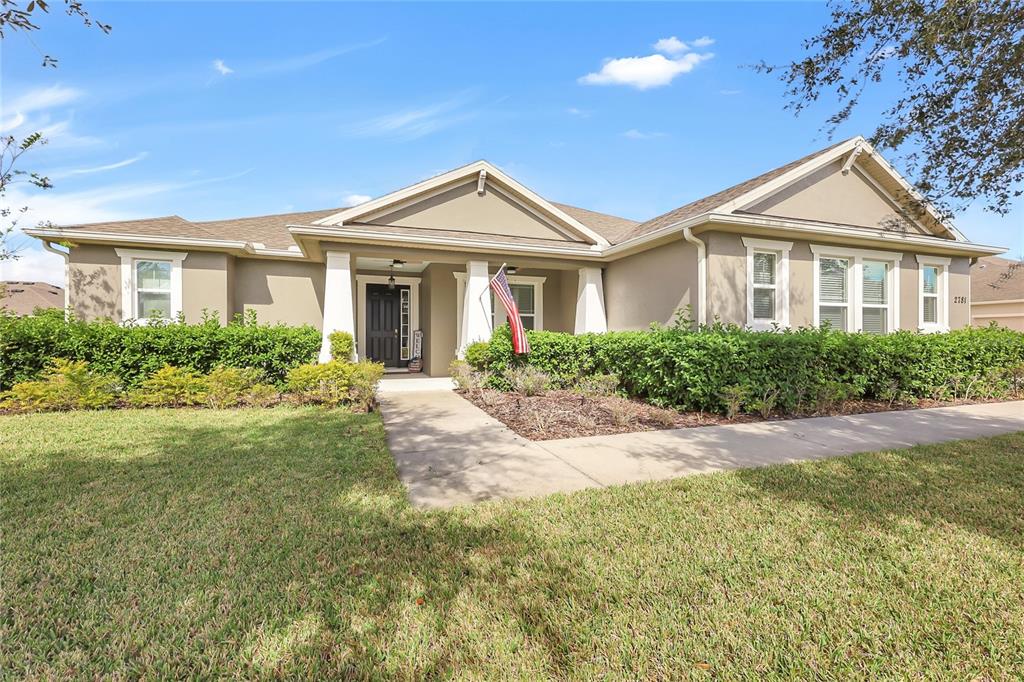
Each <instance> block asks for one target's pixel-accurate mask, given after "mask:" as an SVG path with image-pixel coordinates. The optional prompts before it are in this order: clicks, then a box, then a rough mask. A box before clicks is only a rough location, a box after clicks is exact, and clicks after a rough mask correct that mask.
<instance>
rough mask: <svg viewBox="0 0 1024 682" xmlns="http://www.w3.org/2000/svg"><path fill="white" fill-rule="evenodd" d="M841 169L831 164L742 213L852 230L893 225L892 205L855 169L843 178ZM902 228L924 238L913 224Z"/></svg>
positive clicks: (840, 163)
mask: <svg viewBox="0 0 1024 682" xmlns="http://www.w3.org/2000/svg"><path fill="white" fill-rule="evenodd" d="M842 167H843V160H842V159H840V160H837V161H834V162H833V163H830V164H828V165H827V166H825V167H824V168H821V169H820V170H818V171H815V172H814V173H812V174H811V175H808V176H807V177H806V178H804V179H802V180H800V181H799V182H795V183H793V184H792V185H790V186H789V187H786V188H785V189H782V190H780V191H779V192H777V193H775V194H774V195H772V196H770V197H769V198H767V199H765V200H763V201H761V202H759V203H757V204H754V205H753V206H750V207H748V208H746V209H745V210H748V211H750V212H752V213H763V214H766V215H773V216H780V217H786V218H802V219H804V220H819V221H823V222H829V223H840V224H843V225H850V226H854V227H871V228H878V227H882V226H884V225H888V224H892V223H893V221H894V220H895V219H896V218H897V217H898V216H899V212H898V209H897V208H896V206H895V204H893V203H892V202H891V201H889V199H888V198H887V197H886V196H885V195H884V194H882V193H881V192H879V191H878V190H877V189H875V187H873V186H872V185H871V184H870V183H869V181H868V180H866V179H865V178H866V175H864V171H862V170H860V169H859V168H857V166H854V167H853V168H851V169H850V172H849V173H847V174H846V175H843V173H842ZM901 224H903V223H901ZM905 226H906V228H907V229H909V230H911V231H913V232H914V233H915V234H922V233H924V234H927V232H926V231H925V230H923V229H921V228H920V227H918V226H917V225H914V224H912V223H909V222H907V223H905Z"/></svg>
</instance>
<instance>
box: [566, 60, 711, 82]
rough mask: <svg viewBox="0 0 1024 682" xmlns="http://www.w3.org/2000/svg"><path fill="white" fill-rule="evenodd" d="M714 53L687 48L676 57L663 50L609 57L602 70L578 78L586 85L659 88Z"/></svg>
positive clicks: (691, 69) (687, 71)
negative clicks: (666, 55) (670, 57)
mask: <svg viewBox="0 0 1024 682" xmlns="http://www.w3.org/2000/svg"><path fill="white" fill-rule="evenodd" d="M712 56H714V55H712V54H710V53H706V54H698V53H696V52H688V53H686V54H684V55H683V56H682V57H679V58H677V59H668V58H667V57H665V56H664V55H661V54H652V55H649V56H647V57H623V58H621V59H609V60H607V61H605V63H604V65H603V66H602V67H601V70H600V71H598V72H596V73H588V74H587V75H586V76H583V77H581V78H580V79H579V82H580V83H583V84H584V85H629V86H631V87H634V88H636V89H637V90H647V89H649V88H658V87H662V86H664V85H668V84H669V83H671V82H672V81H673V79H675V77H676V76H678V75H680V74H683V73H689V72H690V71H693V69H694V68H696V66H697V65H698V64H700V63H701V62H704V61H707V60H708V59H711V57H712Z"/></svg>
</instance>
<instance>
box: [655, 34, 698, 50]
mask: <svg viewBox="0 0 1024 682" xmlns="http://www.w3.org/2000/svg"><path fill="white" fill-rule="evenodd" d="M689 49H690V48H689V47H687V45H686V43H684V42H683V41H681V40H680V39H679V38H676V37H675V36H672V37H670V38H662V39H661V40H659V41H658V42H656V43H654V50H655V52H664V53H665V54H682V53H683V52H686V51H688V50H689Z"/></svg>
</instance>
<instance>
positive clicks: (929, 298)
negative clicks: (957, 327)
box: [917, 256, 951, 332]
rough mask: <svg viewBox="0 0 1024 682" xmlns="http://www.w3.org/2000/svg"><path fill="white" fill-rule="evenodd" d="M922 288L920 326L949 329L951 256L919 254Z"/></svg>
mask: <svg viewBox="0 0 1024 682" xmlns="http://www.w3.org/2000/svg"><path fill="white" fill-rule="evenodd" d="M917 262H918V270H919V271H920V273H921V274H920V277H919V286H920V289H921V293H920V300H919V305H918V308H919V310H918V312H919V315H918V317H919V319H920V323H919V324H920V327H921V329H922V330H923V331H929V332H935V331H946V330H947V329H949V298H948V296H947V287H948V283H947V281H948V278H947V273H948V272H949V264H950V262H951V261H950V259H949V258H940V257H937V256H918V257H917Z"/></svg>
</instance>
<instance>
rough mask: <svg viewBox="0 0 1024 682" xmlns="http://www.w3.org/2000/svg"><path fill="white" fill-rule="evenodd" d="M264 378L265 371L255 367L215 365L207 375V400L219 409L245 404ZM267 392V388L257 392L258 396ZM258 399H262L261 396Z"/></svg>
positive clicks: (211, 405) (210, 404)
mask: <svg viewBox="0 0 1024 682" xmlns="http://www.w3.org/2000/svg"><path fill="white" fill-rule="evenodd" d="M262 379H263V372H261V371H260V370H258V369H255V368H253V367H244V368H239V367H215V368H214V369H213V371H212V372H210V373H209V374H207V375H206V377H205V381H206V402H207V404H208V405H209V406H210V407H214V408H218V409H223V408H227V407H235V406H236V405H240V404H243V403H245V402H246V399H247V397H249V396H250V393H251V392H252V391H253V389H254V388H255V387H256V386H257V385H260V381H261V380H262ZM270 388H271V390H274V389H273V387H270ZM274 392H275V393H276V391H274ZM265 394H266V390H265V389H259V391H258V392H257V396H259V395H265ZM256 399H257V400H262V398H259V397H257V398H256Z"/></svg>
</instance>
